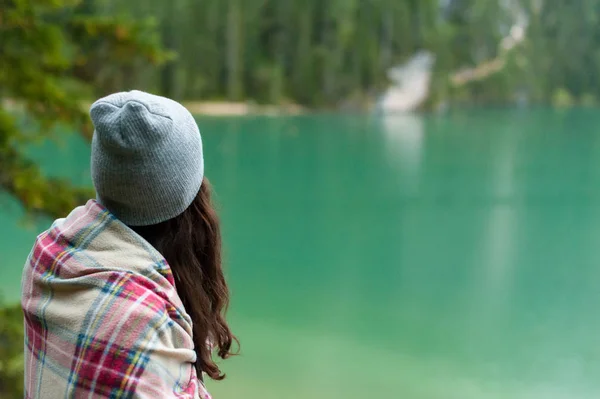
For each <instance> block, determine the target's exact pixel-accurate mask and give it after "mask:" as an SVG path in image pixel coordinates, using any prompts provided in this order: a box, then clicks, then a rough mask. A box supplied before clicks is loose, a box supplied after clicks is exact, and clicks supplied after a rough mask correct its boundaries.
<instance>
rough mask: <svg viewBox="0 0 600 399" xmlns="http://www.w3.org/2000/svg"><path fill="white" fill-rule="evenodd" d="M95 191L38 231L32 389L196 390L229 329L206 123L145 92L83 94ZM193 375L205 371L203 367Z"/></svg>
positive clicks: (28, 378) (30, 293)
mask: <svg viewBox="0 0 600 399" xmlns="http://www.w3.org/2000/svg"><path fill="white" fill-rule="evenodd" d="M90 114H91V118H92V122H93V123H94V127H95V131H94V137H93V140H92V163H91V167H92V178H93V182H94V186H95V188H96V192H97V198H96V200H90V201H89V202H88V203H87V204H86V205H85V206H82V207H78V208H76V209H75V210H73V211H72V212H71V214H70V215H69V216H67V217H66V218H64V219H59V220H57V221H56V222H55V223H54V224H53V225H52V227H51V228H50V229H49V230H48V231H46V232H44V233H42V234H41V235H40V236H38V238H37V240H36V243H35V245H34V247H33V250H32V251H31V254H30V255H29V258H28V260H27V263H26V264H25V269H24V273H23V296H22V305H23V310H24V314H25V329H26V338H25V391H26V397H27V398H67V397H68V398H153V399H158V398H175V397H176V398H202V399H206V398H209V397H210V396H209V395H208V393H207V392H206V390H205V388H204V385H203V382H202V378H201V377H202V375H203V373H204V374H206V375H208V376H209V377H211V378H213V379H216V380H220V379H223V378H224V375H223V374H222V373H221V371H220V369H219V367H218V366H217V365H216V363H215V362H214V361H213V359H212V356H211V354H212V351H213V350H215V351H216V352H217V354H218V355H219V356H220V357H221V358H224V359H225V358H227V357H228V356H229V355H230V354H231V353H230V349H231V345H232V341H234V340H235V338H234V336H233V335H232V333H231V331H230V329H229V326H228V325H227V322H226V321H225V319H224V316H223V313H224V310H225V309H226V307H227V304H228V300H229V292H228V288H227V284H226V281H225V278H224V276H223V271H222V269H221V252H220V251H221V236H220V229H219V221H218V219H217V215H216V214H215V211H214V209H213V208H212V205H211V200H210V186H209V183H208V180H207V179H206V178H205V177H204V159H203V154H202V141H201V138H200V132H199V130H198V127H197V125H196V122H195V121H194V118H193V117H192V115H191V114H190V113H189V112H188V111H187V110H186V109H185V108H184V107H183V106H181V105H180V104H178V103H176V102H175V101H172V100H169V99H166V98H163V97H158V96H154V95H151V94H148V93H144V92H140V91H132V92H124V93H117V94H113V95H110V96H108V97H105V98H102V99H100V100H98V101H97V102H95V103H94V104H93V105H92V107H91V111H90ZM198 376H199V377H200V378H199V377H198Z"/></svg>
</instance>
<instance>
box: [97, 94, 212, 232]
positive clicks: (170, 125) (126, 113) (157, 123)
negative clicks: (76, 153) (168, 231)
mask: <svg viewBox="0 0 600 399" xmlns="http://www.w3.org/2000/svg"><path fill="white" fill-rule="evenodd" d="M90 115H91V118H92V122H93V124H94V136H93V139H92V162H91V169H92V180H93V182H94V187H95V188H96V193H97V200H98V202H100V203H101V204H102V205H104V206H105V207H106V208H107V209H108V210H109V211H110V212H111V213H112V214H114V215H115V216H116V217H117V218H118V219H120V220H121V221H122V222H124V223H125V224H127V225H130V226H148V225H151V224H156V223H161V222H164V221H166V220H169V219H171V218H174V217H175V216H178V215H180V214H181V213H183V211H185V210H186V209H187V208H188V206H190V204H191V203H192V201H193V200H194V198H195V197H196V195H197V194H198V191H199V190H200V185H201V184H202V178H203V176H204V157H203V154H202V139H201V137H200V131H199V129H198V125H197V124H196V121H195V120H194V118H193V117H192V115H191V114H190V112H189V111H188V110H187V109H185V108H184V107H183V106H182V105H181V104H179V103H177V102H175V101H173V100H170V99H168V98H165V97H160V96H156V95H152V94H148V93H144V92H141V91H137V90H134V91H130V92H122V93H115V94H111V95H109V96H107V97H104V98H101V99H99V100H98V101H96V102H95V103H94V104H92V107H91V109H90Z"/></svg>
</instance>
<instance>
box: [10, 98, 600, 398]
mask: <svg viewBox="0 0 600 399" xmlns="http://www.w3.org/2000/svg"><path fill="white" fill-rule="evenodd" d="M198 123H199V125H200V128H201V131H202V134H203V139H204V145H205V158H206V175H207V176H208V178H209V179H211V181H212V182H213V184H214V187H215V190H216V199H217V201H218V204H219V209H220V214H221V216H222V221H223V224H224V239H225V246H226V248H225V256H226V258H225V260H226V268H227V274H228V276H229V281H230V284H231V290H232V305H231V309H230V313H229V315H230V319H231V323H232V327H233V329H234V332H236V333H237V335H238V336H239V338H240V340H241V342H242V352H241V355H240V356H238V357H236V358H234V359H231V360H228V361H226V362H224V363H223V364H222V365H223V368H224V370H225V371H226V372H227V374H228V378H227V379H226V380H225V381H223V382H219V383H212V382H211V383H209V388H210V390H211V392H212V393H213V395H214V396H215V398H216V399H220V398H246V399H254V398H256V399H259V398H260V399H300V398H303V399H304V398H331V399H337V398H339V399H342V398H343V399H358V398H385V399H388V398H403V399H404V398H406V399H496V398H498V399H501V398H502V399H504V398H513V399H521V398H523V399H559V398H561V399H562V398H565V399H566V398H569V399H572V398H576V399H580V398H581V399H588V398H589V399H591V398H599V397H600V378H598V376H599V375H600V311H599V309H600V128H599V126H600V114H598V112H597V111H595V110H591V109H590V110H586V109H580V110H572V111H564V112H556V111H550V110H545V109H531V110H519V111H517V110H474V111H463V112H453V113H450V114H447V115H443V116H435V115H429V116H387V117H384V116H364V115H306V116H297V117H240V118H206V117H203V118H199V119H198ZM62 139H63V141H61V142H59V143H45V144H43V145H40V147H38V148H34V149H32V150H31V154H32V157H33V158H34V159H36V160H37V161H38V162H39V163H40V164H41V165H42V168H43V170H44V171H45V173H47V174H48V175H51V176H62V177H65V178H68V179H70V180H71V181H73V182H74V183H76V184H81V185H89V184H90V182H91V180H90V178H89V147H88V146H87V145H86V144H85V143H84V142H83V141H82V140H81V139H80V138H79V137H78V136H76V135H65V136H64V137H63V138H62ZM50 222H51V221H50V220H49V219H35V220H32V219H30V218H27V217H26V215H25V214H24V213H23V211H22V209H21V208H20V206H19V205H18V204H17V203H16V201H15V200H14V199H12V198H10V197H9V196H8V195H6V194H2V193H0V245H1V246H2V250H1V252H0V253H1V254H2V255H1V259H2V272H1V277H2V279H1V280H0V295H1V297H2V298H3V300H4V301H5V302H7V301H8V302H10V301H16V300H18V297H19V290H20V278H21V269H22V265H23V263H24V260H25V258H26V256H27V254H28V252H29V250H30V249H31V245H32V243H33V240H34V239H35V237H36V235H37V234H38V233H39V232H41V231H42V230H43V229H45V228H47V227H48V226H49V224H50Z"/></svg>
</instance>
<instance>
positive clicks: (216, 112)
mask: <svg viewBox="0 0 600 399" xmlns="http://www.w3.org/2000/svg"><path fill="white" fill-rule="evenodd" d="M92 103H93V102H92V101H84V102H82V103H81V106H82V108H83V109H84V110H85V111H86V112H87V110H89V108H90V106H91V105H92ZM180 103H181V104H182V105H183V106H184V107H185V108H187V109H188V111H190V112H191V113H192V114H193V115H198V116H250V115H266V116H280V115H301V114H304V113H306V112H307V111H308V109H306V108H304V107H302V106H300V105H297V104H285V105H261V104H257V103H255V102H252V101H248V102H244V101H239V102H235V101H180ZM0 106H2V108H4V109H7V110H9V111H23V106H22V104H20V103H19V102H18V101H14V100H12V99H9V98H1V99H0Z"/></svg>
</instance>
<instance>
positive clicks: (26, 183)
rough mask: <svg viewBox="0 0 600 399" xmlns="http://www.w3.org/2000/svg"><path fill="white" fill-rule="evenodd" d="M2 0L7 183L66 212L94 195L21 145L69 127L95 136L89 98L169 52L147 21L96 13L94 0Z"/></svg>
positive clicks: (2, 152)
mask: <svg viewBox="0 0 600 399" xmlns="http://www.w3.org/2000/svg"><path fill="white" fill-rule="evenodd" d="M1 4H2V7H1V8H0V46H1V47H0V48H1V51H2V57H0V99H1V100H2V107H1V108H0V187H1V188H2V189H4V190H6V191H8V192H9V193H10V194H12V195H14V196H15V197H16V198H18V199H19V200H20V201H21V202H22V204H23V205H24V207H25V208H26V209H27V210H29V211H33V212H45V213H48V214H51V215H55V216H56V215H64V214H65V213H67V212H68V211H69V210H70V209H72V208H73V207H74V206H75V205H77V204H81V203H82V202H83V201H85V200H86V199H87V198H89V197H90V195H91V194H92V193H90V192H89V190H88V189H87V188H79V187H73V186H72V185H70V184H69V183H67V182H64V181H62V180H59V179H47V178H46V177H44V176H43V174H42V173H41V171H40V170H39V168H38V167H37V166H36V165H35V164H34V163H32V162H31V161H30V160H28V159H27V158H25V157H24V156H23V154H22V151H21V149H22V148H24V147H26V146H28V145H30V144H31V143H32V142H33V141H35V140H38V139H40V138H46V139H47V138H53V137H54V135H55V134H57V133H58V132H60V131H61V129H64V128H65V127H68V128H71V129H74V130H76V131H79V132H81V134H83V135H85V136H86V137H87V138H90V137H91V133H92V127H91V125H90V122H89V118H88V115H87V109H86V107H87V105H86V104H88V103H89V100H90V99H93V98H94V96H97V95H101V94H106V93H107V92H110V91H113V90H116V89H117V88H119V89H122V88H125V87H127V86H128V85H127V84H125V82H126V78H127V79H131V78H130V77H131V76H132V75H133V74H132V71H133V70H136V68H138V67H139V66H140V65H156V64H159V63H161V62H163V61H164V60H165V59H166V56H167V55H166V54H165V53H164V52H163V51H162V50H161V49H160V46H159V45H158V43H159V40H158V36H157V35H156V34H154V31H153V27H152V25H150V24H149V23H148V22H147V21H143V22H133V21H132V20H129V19H122V18H117V19H115V18H108V17H105V16H99V15H96V14H94V11H95V10H94V8H93V7H92V6H93V4H91V2H89V1H86V2H83V3H80V2H79V1H74V0H2V3H1ZM129 82H131V80H129ZM130 84H132V83H130Z"/></svg>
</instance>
